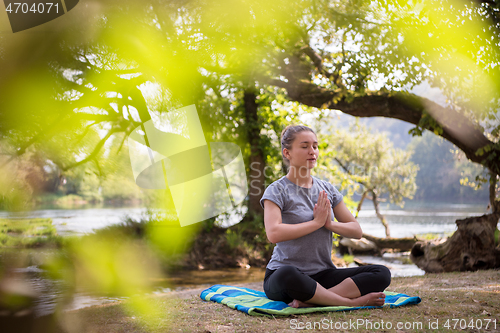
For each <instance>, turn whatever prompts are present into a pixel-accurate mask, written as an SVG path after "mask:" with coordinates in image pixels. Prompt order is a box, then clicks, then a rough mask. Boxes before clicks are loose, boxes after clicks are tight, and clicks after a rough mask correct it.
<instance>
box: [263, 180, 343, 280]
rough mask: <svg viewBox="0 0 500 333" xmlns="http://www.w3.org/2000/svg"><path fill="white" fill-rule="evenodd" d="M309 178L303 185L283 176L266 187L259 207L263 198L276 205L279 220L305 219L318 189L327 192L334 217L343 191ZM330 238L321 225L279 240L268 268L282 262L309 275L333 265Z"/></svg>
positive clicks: (278, 266)
mask: <svg viewBox="0 0 500 333" xmlns="http://www.w3.org/2000/svg"><path fill="white" fill-rule="evenodd" d="M312 178H313V185H312V187H311V188H305V187H301V186H298V185H296V184H295V183H294V182H292V181H291V180H289V179H288V178H286V177H285V176H283V177H282V178H280V179H278V180H277V181H275V182H274V183H272V184H271V185H269V186H268V187H267V189H266V191H265V192H264V195H263V196H262V199H260V204H261V206H262V207H264V200H270V201H272V202H274V203H275V204H276V205H278V207H279V208H280V209H281V220H282V223H287V224H296V223H302V222H307V221H311V220H312V219H313V218H314V216H313V211H314V205H315V204H316V203H317V202H318V195H319V192H321V191H326V193H327V195H328V199H329V200H330V203H331V205H332V217H333V216H334V214H333V207H335V206H336V205H337V204H338V203H340V202H341V201H342V198H343V196H342V194H341V193H340V192H339V191H338V190H337V189H336V188H335V187H334V186H333V185H332V184H330V183H328V182H326V181H323V180H321V179H318V178H316V177H312ZM332 241H333V237H332V232H331V231H329V230H328V229H326V228H325V227H321V228H319V229H318V230H315V231H313V232H311V233H310V234H307V235H305V236H302V237H300V238H297V239H292V240H289V241H284V242H279V243H277V244H276V246H275V247H274V251H273V255H272V257H271V260H270V261H269V263H268V264H267V268H268V269H271V270H275V269H278V268H280V267H281V266H284V265H292V266H295V267H297V268H298V269H299V270H301V271H302V272H304V273H306V274H309V275H311V274H315V273H318V272H320V271H322V270H325V269H327V268H334V267H335V266H334V265H333V263H332V258H331V253H332Z"/></svg>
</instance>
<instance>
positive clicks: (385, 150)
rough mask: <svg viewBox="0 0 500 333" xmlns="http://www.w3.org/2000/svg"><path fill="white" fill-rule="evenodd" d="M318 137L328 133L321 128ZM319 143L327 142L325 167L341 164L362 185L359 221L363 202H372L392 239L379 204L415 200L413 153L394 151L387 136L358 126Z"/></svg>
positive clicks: (336, 131) (324, 153)
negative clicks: (387, 199) (386, 199)
mask: <svg viewBox="0 0 500 333" xmlns="http://www.w3.org/2000/svg"><path fill="white" fill-rule="evenodd" d="M319 133H328V130H326V131H325V128H322V129H321V130H320V131H319ZM319 140H320V142H325V144H324V145H323V146H322V148H323V149H322V151H321V155H322V157H323V159H325V162H323V163H327V164H329V163H338V165H340V167H341V169H342V170H343V172H344V173H345V174H346V177H348V178H351V179H352V181H353V182H354V183H356V184H359V185H360V193H361V199H360V201H359V204H358V208H357V213H356V217H357V215H358V213H359V211H360V210H361V206H362V204H363V201H364V200H365V199H366V198H368V199H370V200H372V201H373V206H374V208H375V212H376V214H377V217H378V218H379V219H380V221H381V222H382V225H383V226H384V228H385V234H386V237H390V229H389V224H388V222H387V220H386V219H385V217H384V216H383V215H382V214H381V213H380V209H379V203H380V201H381V200H384V199H383V197H384V196H388V197H389V200H390V201H391V202H393V203H395V204H398V205H400V206H403V205H404V198H409V199H412V197H413V195H414V194H415V191H416V189H417V187H416V184H415V178H416V176H417V170H418V166H416V165H415V164H413V163H412V162H410V158H411V153H410V152H405V151H403V150H401V149H395V148H393V146H392V143H391V142H390V141H389V139H387V137H386V136H385V135H384V134H380V133H377V134H373V133H371V132H370V131H369V129H368V128H367V127H366V126H363V125H361V124H359V123H358V122H356V123H354V124H352V125H351V126H350V128H349V129H337V130H335V131H334V132H333V133H331V134H324V135H321V139H319Z"/></svg>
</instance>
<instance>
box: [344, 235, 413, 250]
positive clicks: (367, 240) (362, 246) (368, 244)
mask: <svg viewBox="0 0 500 333" xmlns="http://www.w3.org/2000/svg"><path fill="white" fill-rule="evenodd" d="M417 241H418V239H417V238H416V237H404V238H393V237H385V238H379V237H375V236H371V235H367V234H363V237H362V238H361V239H351V238H345V237H344V238H342V239H340V242H339V250H340V253H342V254H344V253H349V254H353V253H375V254H380V253H381V251H382V250H383V249H394V250H398V251H401V252H405V251H410V250H411V248H412V246H413V244H415V242H417Z"/></svg>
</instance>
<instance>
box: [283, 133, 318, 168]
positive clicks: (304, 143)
mask: <svg viewBox="0 0 500 333" xmlns="http://www.w3.org/2000/svg"><path fill="white" fill-rule="evenodd" d="M284 154H285V157H286V158H288V160H289V161H290V166H294V167H296V168H306V169H309V170H310V169H312V168H314V167H315V166H316V160H317V159H318V155H319V151H318V139H317V138H316V134H314V133H313V132H310V131H302V132H299V133H297V136H296V137H295V140H294V141H293V143H292V149H290V150H288V149H286V148H285V149H284Z"/></svg>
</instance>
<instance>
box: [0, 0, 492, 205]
mask: <svg viewBox="0 0 500 333" xmlns="http://www.w3.org/2000/svg"><path fill="white" fill-rule="evenodd" d="M498 7H499V6H498V3H497V2H496V1H484V2H483V1H479V2H477V1H476V2H472V1H469V2H457V1H431V2H428V3H425V4H423V3H419V4H413V3H407V2H399V1H390V0H380V1H367V0H361V1H335V0H303V1H292V2H289V1H282V0H275V1H265V2H264V1H262V0H259V1H252V2H247V1H225V0H224V1H222V0H220V1H211V2H206V1H201V0H199V1H197V0H192V1H180V0H179V1H170V2H164V1H152V2H151V3H150V6H142V5H141V6H139V5H137V4H135V3H134V2H131V1H122V2H120V3H119V4H117V3H114V2H112V1H110V2H109V3H106V5H103V6H101V7H100V8H101V11H98V12H90V11H89V12H87V13H86V14H87V16H86V17H85V19H86V21H93V22H94V23H95V24H94V25H93V27H95V28H94V29H95V30H94V31H93V32H92V33H91V34H90V35H91V36H93V37H92V38H88V37H87V38H83V36H84V34H81V33H76V31H78V28H81V26H79V25H76V27H73V29H69V30H68V29H58V30H57V31H58V32H57V33H53V34H51V36H52V38H50V39H48V41H47V40H43V39H41V38H39V37H38V36H36V37H31V36H30V37H28V38H27V41H28V42H27V43H26V44H18V45H21V47H19V46H16V47H14V48H10V49H9V45H10V44H9V43H5V44H3V45H6V46H4V48H5V49H4V50H6V51H4V52H3V53H2V54H3V56H2V61H3V62H2V68H6V69H7V70H5V71H3V70H2V73H1V74H0V76H1V77H0V82H1V84H0V93H1V94H2V96H0V97H2V98H0V101H1V102H0V103H2V105H0V110H1V114H0V120H1V122H2V128H1V131H2V133H3V135H8V136H9V137H11V139H12V141H14V144H15V146H16V147H17V148H18V149H17V150H16V152H15V153H14V155H19V154H23V153H24V152H25V151H26V149H27V148H28V147H29V146H31V145H33V143H34V142H47V141H49V140H51V138H53V137H55V136H56V134H57V135H58V134H59V133H58V132H59V130H60V129H62V128H64V129H66V128H71V129H76V130H69V131H68V133H69V136H68V140H69V139H70V137H71V140H73V139H75V137H76V136H78V135H83V133H84V131H85V128H86V127H93V126H96V125H97V124H102V125H103V126H104V125H105V126H104V129H105V131H106V132H105V133H106V134H105V135H104V136H103V137H102V138H100V141H99V142H98V143H97V144H96V145H95V149H93V150H91V151H90V152H89V153H88V154H87V155H85V157H83V158H82V159H78V160H74V161H72V162H70V163H64V164H62V165H61V168H62V169H63V170H65V169H67V168H69V167H73V166H75V165H80V164H84V163H86V162H89V161H91V160H93V159H94V157H95V156H96V155H97V154H98V152H99V151H100V150H101V149H102V147H103V146H104V144H105V143H106V142H107V140H109V138H110V137H111V136H113V135H114V134H116V133H120V132H121V133H125V134H127V133H129V131H131V130H132V129H133V128H135V127H137V126H139V125H140V124H141V123H143V122H145V121H147V120H149V117H150V113H151V111H152V110H149V109H148V105H147V103H145V99H144V95H143V94H142V91H141V89H140V88H141V86H143V85H146V84H148V82H153V83H155V84H159V85H161V86H162V87H163V88H164V89H165V91H166V92H168V94H169V103H168V106H169V107H170V108H171V109H172V108H176V107H179V106H184V105H189V104H192V103H200V105H201V104H203V103H202V102H201V101H202V100H204V98H205V92H206V91H207V92H210V89H211V85H214V83H215V86H216V87H219V88H221V89H220V91H224V90H226V88H227V90H229V95H227V94H226V95H223V94H221V95H220V97H219V98H222V99H225V98H226V97H227V96H230V97H231V98H232V97H233V96H234V97H235V98H238V99H234V100H232V102H235V103H236V105H235V106H233V110H237V109H239V110H244V112H243V111H242V113H237V114H238V116H237V117H238V118H237V119H238V120H236V121H235V120H234V119H233V120H231V119H229V118H228V117H227V116H226V115H224V112H225V111H226V110H227V109H220V110H216V111H215V112H214V110H213V108H212V106H214V105H210V104H205V105H204V107H203V108H200V116H201V118H202V121H203V123H204V126H205V128H206V135H207V136H208V137H209V139H212V138H213V137H216V136H217V135H218V133H222V132H223V129H224V127H225V126H227V125H228V123H231V122H232V123H233V125H230V126H235V123H237V122H238V121H241V119H246V121H244V122H241V123H242V124H245V125H246V126H245V127H244V129H240V130H239V131H241V132H239V133H240V134H245V135H246V138H245V139H246V142H245V151H246V153H247V154H248V155H246V156H249V158H250V156H252V157H251V158H253V159H254V160H252V162H258V163H260V164H259V167H258V168H259V170H260V171H262V170H265V165H263V163H266V162H268V159H267V157H265V156H266V155H265V152H266V149H267V148H269V149H271V146H270V145H268V144H267V142H268V141H266V139H265V138H263V134H264V133H267V131H268V129H269V130H270V131H272V132H274V133H273V135H276V134H279V128H278V126H275V125H277V124H279V123H280V122H279V121H278V120H277V121H275V122H274V123H272V124H273V125H272V126H271V127H272V129H271V127H269V128H266V125H264V123H265V121H267V120H268V119H265V118H261V116H266V115H269V114H270V113H269V112H268V110H269V109H267V108H266V106H265V105H264V104H259V102H256V101H258V100H259V99H260V98H259V96H260V95H262V94H264V95H265V94H267V92H269V91H273V94H274V96H286V97H287V98H288V100H289V101H294V102H298V103H300V104H302V105H307V106H310V107H313V108H320V109H325V108H327V109H333V110H341V111H343V112H345V113H348V114H351V115H354V116H360V117H371V116H384V117H391V118H396V119H400V120H404V121H407V122H409V123H412V124H414V125H415V126H416V127H415V128H414V129H413V133H415V134H417V135H418V134H421V133H422V132H423V131H424V130H430V131H432V132H434V133H435V134H437V135H440V136H441V137H443V138H445V139H446V140H448V141H450V142H452V143H453V144H455V145H456V146H457V147H458V148H459V149H461V150H462V151H463V152H464V154H465V156H467V158H468V159H470V160H471V161H473V162H476V163H481V164H482V165H484V166H485V167H486V168H488V170H489V171H490V173H491V181H490V184H491V185H490V187H491V186H492V187H491V188H492V189H493V190H492V191H490V192H491V193H493V194H492V196H491V205H492V207H493V209H494V210H495V211H497V210H498V207H499V206H500V204H498V202H497V200H496V199H495V195H494V194H495V193H496V192H495V184H496V183H497V178H498V174H500V159H498V156H499V153H500V147H499V136H500V127H499V126H500V125H499V124H498V123H497V120H496V118H495V115H496V110H497V108H498V105H497V104H498V100H499V98H498V93H499V92H500V89H498V86H499V79H498V78H500V75H498V74H499V73H498V71H499V70H500V66H497V59H498V41H499V36H500V34H499V29H498V17H497V12H498ZM60 22H61V23H60V24H61V25H62V24H68V22H64V21H63V20H61V21H60ZM71 23H73V24H74V22H71ZM85 27H86V28H87V27H88V26H85ZM67 31H70V32H71V33H72V34H69V35H67V34H66V32H67ZM83 31H84V32H89V31H85V30H83ZM458 32H460V33H458ZM75 36H76V37H75ZM48 45H51V46H54V47H52V48H51V47H47V46H48ZM23 47H24V48H25V49H23ZM22 51H24V52H22ZM19 55H21V56H19ZM34 55H36V57H35V56H34ZM450 64H452V66H450ZM20 73H22V75H20ZM214 80H215V81H214ZM424 81H428V82H429V83H430V84H431V85H433V86H438V87H440V88H441V89H442V91H443V92H444V93H445V94H446V95H447V96H448V98H449V100H450V102H449V103H448V104H447V105H445V106H442V105H439V104H437V103H434V102H432V101H430V100H428V99H426V98H424V97H419V96H416V95H414V94H412V93H409V92H408V91H409V90H410V89H411V88H412V87H413V86H415V85H417V84H419V83H420V82H424ZM40 82H45V83H47V84H46V85H44V86H43V87H40V84H39V83H40ZM21 92H22V93H21ZM211 93H213V94H217V93H216V91H215V90H213V89H212V92H211ZM26 94H28V95H30V96H32V97H36V101H37V103H33V102H30V100H29V99H26V98H23V97H25V95H26ZM245 96H246V97H245ZM476 97H478V98H476ZM32 100H33V99H32ZM230 100H231V99H230ZM232 102H231V103H232ZM222 105H227V104H225V103H224V102H220V103H218V104H215V106H222ZM237 106H239V107H237ZM242 106H245V107H242ZM230 108H231V107H230ZM271 109H272V108H271ZM7 110H16V111H18V114H17V115H21V116H22V119H23V124H19V123H17V121H16V119H15V118H13V117H12V116H11V115H9V114H8V112H7ZM33 110H37V112H33ZM255 111H257V117H255ZM273 113H274V110H273ZM133 114H134V115H136V116H132V115H133ZM274 119H275V118H274ZM290 119H291V118H290ZM271 120H272V119H271ZM281 124H282V122H281ZM239 128H243V126H240V127H239ZM236 134H237V133H236V132H235V134H234V136H233V137H235V136H236ZM256 136H259V137H256ZM15 138H17V139H15ZM208 141H210V140H208ZM266 147H267V148H266ZM273 149H274V148H273ZM271 150H272V149H271ZM250 152H252V153H251V154H250ZM261 162H262V163H261ZM248 167H249V166H248ZM256 180H257V185H256V186H257V188H262V187H263V184H262V180H263V178H262V177H260V178H258V179H256ZM257 199H258V197H257V196H256V197H252V198H251V200H252V205H251V206H252V207H255V208H256V209H258V206H257V205H256V201H257Z"/></svg>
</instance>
